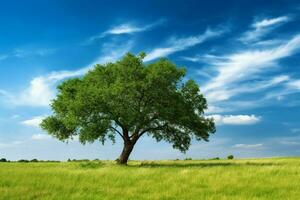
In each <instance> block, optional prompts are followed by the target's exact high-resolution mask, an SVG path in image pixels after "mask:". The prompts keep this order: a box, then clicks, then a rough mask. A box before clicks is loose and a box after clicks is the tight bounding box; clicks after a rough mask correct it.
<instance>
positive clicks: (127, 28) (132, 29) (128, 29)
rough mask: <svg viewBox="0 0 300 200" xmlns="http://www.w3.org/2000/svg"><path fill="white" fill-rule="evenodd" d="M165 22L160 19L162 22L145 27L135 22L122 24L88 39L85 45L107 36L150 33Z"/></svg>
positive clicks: (158, 21)
mask: <svg viewBox="0 0 300 200" xmlns="http://www.w3.org/2000/svg"><path fill="white" fill-rule="evenodd" d="M165 22H166V20H165V19H160V20H157V21H155V22H153V23H150V24H147V25H144V26H138V25H136V24H135V23H133V22H129V23H124V24H120V25H117V26H113V27H111V28H110V29H108V30H106V31H104V32H103V33H101V34H98V35H94V36H92V37H90V38H88V39H87V40H86V41H85V42H84V44H85V45H88V44H92V43H94V42H95V41H97V40H99V39H101V38H104V37H106V36H109V35H123V34H134V33H138V32H144V31H148V30H151V29H153V28H155V27H157V26H159V25H162V24H163V23H165Z"/></svg>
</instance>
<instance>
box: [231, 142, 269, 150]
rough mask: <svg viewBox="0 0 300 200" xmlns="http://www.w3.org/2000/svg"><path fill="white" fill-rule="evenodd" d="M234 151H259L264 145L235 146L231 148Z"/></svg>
mask: <svg viewBox="0 0 300 200" xmlns="http://www.w3.org/2000/svg"><path fill="white" fill-rule="evenodd" d="M232 147H233V148H236V149H244V150H260V149H262V148H263V147H264V144H262V143H259V144H235V145H233V146H232Z"/></svg>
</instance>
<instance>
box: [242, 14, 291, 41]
mask: <svg viewBox="0 0 300 200" xmlns="http://www.w3.org/2000/svg"><path fill="white" fill-rule="evenodd" d="M291 20H292V18H291V17H289V16H280V17H276V18H266V19H262V20H260V21H255V22H254V23H253V24H252V26H251V27H252V30H249V31H247V32H245V33H244V34H243V36H242V37H241V38H240V41H242V42H244V43H250V42H256V41H258V40H259V39H260V38H261V37H263V36H264V35H266V34H268V33H270V32H271V31H272V30H273V29H274V28H276V27H278V26H280V25H283V24H284V23H287V22H289V21H291Z"/></svg>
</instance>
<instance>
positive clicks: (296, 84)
mask: <svg viewBox="0 0 300 200" xmlns="http://www.w3.org/2000/svg"><path fill="white" fill-rule="evenodd" d="M287 85H288V86H289V87H290V88H292V89H297V90H300V80H292V81H290V82H289V83H288V84H287Z"/></svg>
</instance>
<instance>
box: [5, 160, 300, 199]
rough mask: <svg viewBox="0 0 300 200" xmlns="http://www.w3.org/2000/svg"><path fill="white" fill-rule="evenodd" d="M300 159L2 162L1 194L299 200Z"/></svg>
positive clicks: (13, 196)
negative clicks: (125, 162)
mask: <svg viewBox="0 0 300 200" xmlns="http://www.w3.org/2000/svg"><path fill="white" fill-rule="evenodd" d="M299 198H300V158H268V159H242V160H186V161H130V162H129V165H128V166H118V165H116V164H115V163H114V162H113V161H90V162H59V163H55V162H36V163H18V162H10V163H8V162H7V163H0V199H1V200H2V199H7V200H19V199H22V200H29V199H30V200H33V199H43V200H44V199H45V200H50V199H51V200H52V199H53V200H60V199H61V200H66V199H84V200H89V199H91V200H92V199H93V200H94V199H118V200H120V199H121V200H122V199H128V200H129V199H141V200H143V199H148V200H163V199H170V200H174V199H197V200H199V199H211V200H212V199H215V200H224V199H226V200H227V199H228V200H235V199H239V200H240V199H242V200H247V199H251V200H253V199H257V200H258V199H272V200H274V199H285V200H288V199H295V200H296V199H299Z"/></svg>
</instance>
